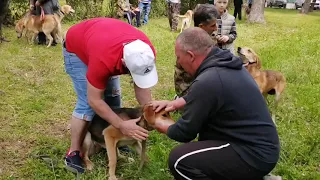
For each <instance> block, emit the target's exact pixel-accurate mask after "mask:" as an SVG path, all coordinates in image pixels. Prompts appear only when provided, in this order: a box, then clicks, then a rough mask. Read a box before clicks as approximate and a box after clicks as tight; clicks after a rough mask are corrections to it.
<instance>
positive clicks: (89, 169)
mask: <svg viewBox="0 0 320 180" xmlns="http://www.w3.org/2000/svg"><path fill="white" fill-rule="evenodd" d="M85 165H86V169H87V170H88V171H92V169H93V163H92V162H91V161H90V160H85Z"/></svg>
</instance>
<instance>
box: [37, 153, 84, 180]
mask: <svg viewBox="0 0 320 180" xmlns="http://www.w3.org/2000/svg"><path fill="white" fill-rule="evenodd" d="M31 157H32V158H36V159H40V160H42V161H44V162H45V163H49V166H50V168H51V169H52V172H53V176H54V179H55V180H56V179H57V175H56V172H55V169H54V164H53V161H52V159H51V157H50V156H48V155H31ZM77 180H78V179H77Z"/></svg>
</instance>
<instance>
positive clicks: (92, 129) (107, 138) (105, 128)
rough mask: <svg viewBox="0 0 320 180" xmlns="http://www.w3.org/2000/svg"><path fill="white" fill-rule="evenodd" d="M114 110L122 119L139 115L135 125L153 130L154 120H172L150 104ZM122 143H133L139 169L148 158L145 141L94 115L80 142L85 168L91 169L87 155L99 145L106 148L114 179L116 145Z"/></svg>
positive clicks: (97, 148)
mask: <svg viewBox="0 0 320 180" xmlns="http://www.w3.org/2000/svg"><path fill="white" fill-rule="evenodd" d="M114 112H115V113H116V114H117V115H118V116H120V117H121V118H122V119H123V120H129V119H136V118H139V117H140V121H139V122H138V123H137V125H139V126H141V127H143V128H145V129H147V130H148V131H152V130H153V126H154V124H155V121H156V120H161V121H166V122H174V121H173V120H172V118H171V117H170V114H169V113H168V112H165V111H164V110H162V111H161V112H158V113H155V112H154V110H153V106H152V105H151V104H147V105H145V106H144V107H143V108H142V109H141V108H120V109H115V110H114ZM124 145H133V146H134V147H135V149H136V151H137V153H138V154H139V155H140V158H141V161H140V169H141V168H142V167H143V165H144V163H145V162H146V161H147V160H148V157H147V155H146V141H142V142H140V141H137V140H135V139H133V138H131V137H127V136H125V135H124V134H122V133H121V131H120V130H119V129H116V128H115V127H113V126H111V125H110V124H109V123H108V122H107V121H105V120H103V119H102V118H101V117H99V116H98V115H95V116H94V118H93V120H92V122H91V124H90V126H89V129H88V132H87V134H86V137H85V139H84V141H83V143H82V153H83V160H84V164H85V165H86V168H87V169H88V170H92V168H93V163H92V162H91V161H90V160H89V156H91V155H92V154H94V153H96V152H97V151H99V149H101V147H103V148H106V150H107V155H108V159H109V165H108V166H109V180H116V179H117V177H116V175H115V172H116V165H117V156H118V157H122V156H121V155H120V153H119V150H118V148H117V147H119V146H124Z"/></svg>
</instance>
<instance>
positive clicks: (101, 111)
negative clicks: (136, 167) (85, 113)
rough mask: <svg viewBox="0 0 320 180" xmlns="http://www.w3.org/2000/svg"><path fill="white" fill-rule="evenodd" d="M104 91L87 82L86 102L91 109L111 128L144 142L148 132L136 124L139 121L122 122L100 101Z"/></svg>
mask: <svg viewBox="0 0 320 180" xmlns="http://www.w3.org/2000/svg"><path fill="white" fill-rule="evenodd" d="M103 93H104V90H101V89H97V88H95V87H94V86H92V85H91V84H90V82H89V81H88V102H89V105H90V106H91V108H92V109H93V110H94V111H95V112H96V113H97V114H98V115H99V116H100V117H101V118H102V119H105V120H106V121H108V122H109V123H110V124H111V125H112V126H114V127H115V128H117V129H120V131H121V132H122V133H123V134H125V135H127V136H130V137H132V138H135V139H137V140H145V139H146V138H147V137H148V131H147V130H145V129H143V128H142V127H140V126H137V124H136V123H137V122H138V121H139V120H140V119H135V120H132V121H123V120H122V119H121V118H120V117H119V116H118V115H117V114H116V113H114V112H113V111H112V109H111V108H110V106H109V105H108V104H107V103H106V102H104V100H103V99H102V97H103Z"/></svg>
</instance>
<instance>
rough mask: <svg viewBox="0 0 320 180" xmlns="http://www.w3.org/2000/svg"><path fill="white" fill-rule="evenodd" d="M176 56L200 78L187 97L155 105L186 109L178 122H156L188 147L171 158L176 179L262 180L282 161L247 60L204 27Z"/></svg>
mask: <svg viewBox="0 0 320 180" xmlns="http://www.w3.org/2000/svg"><path fill="white" fill-rule="evenodd" d="M175 53H176V56H177V61H178V62H179V64H181V66H182V67H183V68H184V69H185V71H186V72H187V73H189V74H190V75H192V76H194V77H195V80H194V81H193V83H192V84H191V87H190V90H189V92H188V93H187V94H186V95H185V96H183V97H181V98H178V99H176V100H174V101H153V102H151V103H152V105H153V106H154V109H155V111H156V112H158V111H160V110H162V109H164V108H165V110H166V111H169V112H170V111H174V110H177V109H179V108H184V112H183V115H182V117H180V118H179V119H178V120H177V121H176V123H169V124H168V123H166V124H164V123H163V121H156V123H155V129H156V130H157V131H159V132H161V133H164V134H166V135H167V136H168V137H169V138H171V139H173V140H175V141H178V142H183V143H184V144H181V145H179V146H178V147H175V148H174V149H173V150H172V151H171V152H170V155H169V168H170V171H171V173H172V175H173V176H174V178H175V179H177V180H179V179H219V180H227V179H228V180H230V179H232V180H237V179H246V180H256V179H262V178H263V177H264V176H266V175H267V174H268V173H269V172H270V171H271V170H272V169H273V168H274V167H275V166H276V164H277V162H278V159H279V151H280V145H279V138H278V133H277V130H276V127H275V124H274V123H273V121H272V119H271V116H270V114H269V111H268V107H267V105H266V102H265V100H264V98H263V96H262V94H261V93H260V91H259V88H258V86H257V84H256V83H255V81H254V79H253V78H252V77H251V75H250V74H249V73H248V71H247V70H246V69H245V68H243V66H242V60H241V59H240V58H239V57H237V56H234V55H233V54H232V53H231V52H230V51H228V50H222V49H219V48H218V47H216V46H213V42H212V40H211V38H210V36H209V34H208V33H207V32H206V31H204V30H203V29H201V28H198V27H192V28H189V29H186V30H185V31H183V32H182V33H181V34H180V35H179V36H178V37H177V39H176V45H175ZM197 136H198V141H193V140H194V139H195V138H196V137H197ZM190 141H193V142H190Z"/></svg>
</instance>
